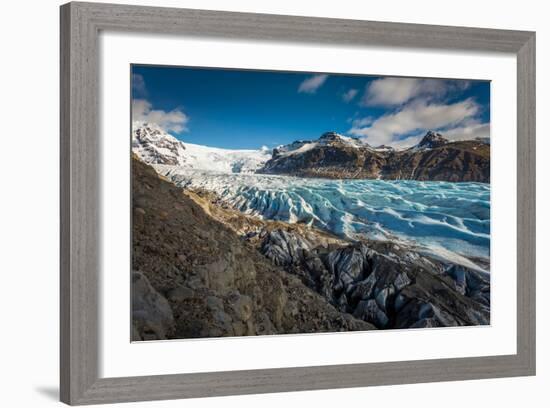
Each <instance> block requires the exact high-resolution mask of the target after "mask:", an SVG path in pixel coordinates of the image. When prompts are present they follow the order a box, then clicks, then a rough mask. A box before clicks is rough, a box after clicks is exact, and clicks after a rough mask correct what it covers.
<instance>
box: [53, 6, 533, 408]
mask: <svg viewBox="0 0 550 408" xmlns="http://www.w3.org/2000/svg"><path fill="white" fill-rule="evenodd" d="M61 55H62V58H61V217H62V219H61V296H62V297H61V399H62V401H64V402H66V403H68V404H91V403H109V402H123V401H139V400H151V399H169V398H189V397H202V396H216V395H218V396H219V395H232V394H249V393H265V392H277V391H292V390H311V389H324V388H345V387H361V386H370V385H382V384H401V383H416V382H430V381H445V380H462V379H474V378H489V377H504V376H520V375H534V373H535V292H534V288H535V266H534V265H535V264H534V259H535V256H534V251H535V249H534V248H535V227H534V225H535V223H534V221H535V209H534V205H535V187H534V186H535V166H534V164H535V163H534V151H535V150H534V149H535V127H534V126H535V120H534V112H535V71H534V70H535V68H534V67H535V35H534V33H532V32H519V31H505V30H489V29H479V28H458V27H441V26H427V25H409V24H396V23H381V22H367V21H355V20H335V19H320V18H310V17H291V16H278V15H261V14H246V13H231V12H217V11H202V10H188V9H169V8H156V7H138V6H125V5H110V4H94V3H69V4H67V5H64V6H62V7H61Z"/></svg>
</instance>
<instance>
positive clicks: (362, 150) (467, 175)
mask: <svg viewBox="0 0 550 408" xmlns="http://www.w3.org/2000/svg"><path fill="white" fill-rule="evenodd" d="M258 172H259V173H267V174H285V175H294V176H301V177H322V178H336V179H338V178H345V179H383V180H437V181H475V182H483V183H488V182H489V179H490V145H489V144H488V143H487V142H486V141H485V140H483V141H482V140H465V141H456V142H451V141H448V140H447V139H445V138H444V137H443V136H442V135H441V134H439V133H435V132H431V131H430V132H428V133H427V134H426V135H425V136H424V138H423V139H422V140H421V141H420V143H418V144H417V145H416V146H414V147H412V148H409V149H406V150H394V149H390V148H387V147H385V146H382V147H379V148H373V147H371V146H369V145H368V144H366V143H363V142H361V141H360V140H357V139H353V138H349V137H346V136H342V135H339V134H337V133H334V132H328V133H325V134H323V136H321V138H319V139H318V140H314V141H300V142H294V143H292V144H290V145H286V146H281V147H279V148H276V149H274V150H273V157H272V158H271V160H269V161H268V162H267V163H266V164H265V165H264V167H263V168H262V169H260V170H259V171H258Z"/></svg>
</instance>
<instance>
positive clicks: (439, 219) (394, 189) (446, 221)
mask: <svg viewBox="0 0 550 408" xmlns="http://www.w3.org/2000/svg"><path fill="white" fill-rule="evenodd" d="M156 167H157V171H158V172H159V173H161V174H163V175H164V176H166V177H167V178H169V179H171V180H172V181H173V182H175V183H176V184H177V185H180V186H184V187H193V188H203V189H206V190H210V191H213V192H215V193H216V194H217V195H218V196H219V197H220V199H221V200H223V201H224V202H225V203H227V204H228V205H231V206H232V207H234V208H236V209H238V210H240V211H242V212H243V213H245V214H250V215H254V216H259V217H262V218H264V219H270V220H280V221H287V222H291V223H296V222H302V223H307V224H310V225H313V226H315V227H318V228H321V229H323V230H326V231H329V232H331V233H334V234H336V235H339V236H342V237H347V238H349V239H357V238H359V237H361V236H363V237H367V238H370V239H378V240H387V239H392V240H396V239H397V240H400V241H403V242H406V243H412V244H414V245H418V246H420V247H424V248H431V249H433V250H436V252H439V253H441V251H443V252H444V253H453V254H459V255H461V256H465V257H467V258H472V257H476V258H484V259H488V258H489V251H490V185H489V184H483V183H449V182H425V181H409V180H406V181H405V180H400V181H383V180H326V179H304V178H297V177H288V176H275V175H259V174H223V173H212V172H206V171H197V170H184V169H181V168H176V167H171V166H156Z"/></svg>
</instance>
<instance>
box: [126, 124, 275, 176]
mask: <svg viewBox="0 0 550 408" xmlns="http://www.w3.org/2000/svg"><path fill="white" fill-rule="evenodd" d="M132 151H133V152H134V153H135V154H136V155H137V156H138V157H139V158H140V159H141V160H143V161H144V162H145V163H148V164H165V165H172V166H178V167H183V168H187V169H193V170H208V171H213V172H221V173H254V172H255V171H256V170H257V169H259V168H260V167H262V166H263V165H264V164H265V162H266V161H267V160H269V159H270V158H271V152H270V151H269V149H267V148H265V149H259V150H230V149H220V148H217V147H209V146H202V145H197V144H192V143H184V142H182V141H180V140H178V139H176V138H175V137H173V136H172V135H170V134H168V133H167V132H165V131H164V130H162V129H161V128H160V127H159V126H157V125H155V124H151V123H142V122H134V124H133V134H132Z"/></svg>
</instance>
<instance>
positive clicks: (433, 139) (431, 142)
mask: <svg viewBox="0 0 550 408" xmlns="http://www.w3.org/2000/svg"><path fill="white" fill-rule="evenodd" d="M447 143H449V140H448V139H445V138H444V137H443V135H442V134H441V133H437V132H434V131H431V130H430V131H429V132H428V133H426V135H425V136H424V137H423V138H422V140H421V141H420V142H419V143H418V144H417V145H416V146H414V147H413V149H433V148H435V147H441V146H443V145H445V144H447Z"/></svg>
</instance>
